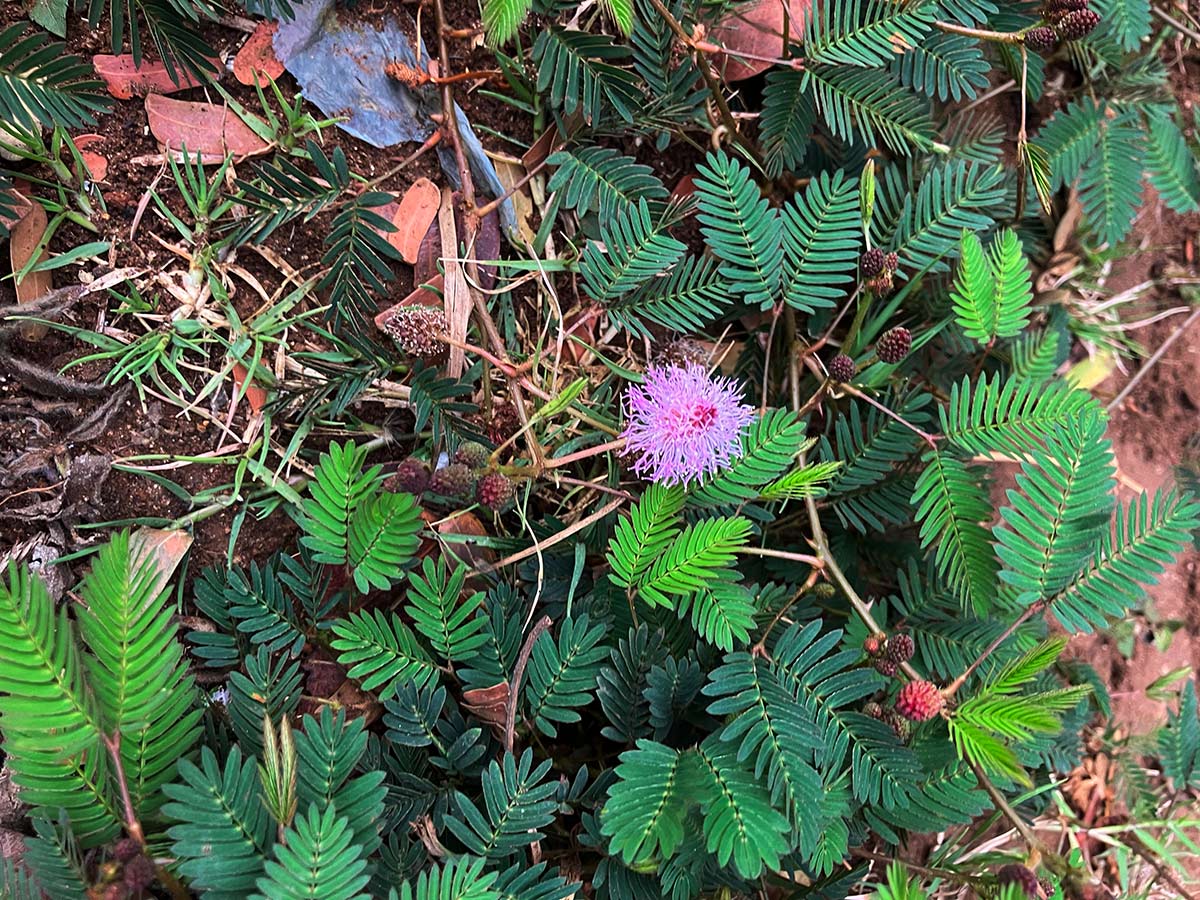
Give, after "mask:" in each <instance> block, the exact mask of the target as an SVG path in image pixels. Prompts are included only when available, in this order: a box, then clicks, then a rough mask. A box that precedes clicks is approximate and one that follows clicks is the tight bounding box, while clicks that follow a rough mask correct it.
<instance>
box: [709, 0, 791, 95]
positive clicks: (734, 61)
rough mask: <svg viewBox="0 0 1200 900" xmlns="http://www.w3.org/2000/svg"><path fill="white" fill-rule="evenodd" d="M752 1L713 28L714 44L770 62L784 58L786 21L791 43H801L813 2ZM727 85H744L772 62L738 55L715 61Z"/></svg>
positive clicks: (730, 55)
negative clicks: (764, 58)
mask: <svg viewBox="0 0 1200 900" xmlns="http://www.w3.org/2000/svg"><path fill="white" fill-rule="evenodd" d="M784 2H785V0H751V2H750V3H744V4H742V5H741V6H738V7H737V8H736V9H735V10H733V11H732V12H730V13H729V14H728V15H726V16H725V18H723V19H722V20H721V21H720V22H718V23H717V25H716V27H714V28H713V30H712V34H711V39H712V41H713V43H715V44H719V45H720V46H722V47H725V48H727V49H728V50H731V51H741V52H743V53H753V54H754V55H755V56H765V57H770V58H772V59H773V58H776V57H781V56H782V55H783V30H784V25H785V19H786V26H787V33H788V42H789V43H792V44H795V43H799V41H800V40H801V38H802V36H803V35H804V27H805V23H806V22H807V20H808V13H809V10H810V9H811V8H812V0H786V2H787V7H786V15H785V7H784ZM714 62H716V64H717V68H718V69H719V70H720V71H721V72H722V74H723V75H724V78H725V80H726V81H741V80H743V79H745V78H750V77H752V76H754V75H758V74H759V73H760V72H765V71H767V69H769V68H771V66H772V65H773V64H772V63H771V62H769V61H765V60H759V59H745V58H744V57H739V56H737V55H735V54H734V53H728V54H722V55H721V56H720V57H717V58H715V59H714Z"/></svg>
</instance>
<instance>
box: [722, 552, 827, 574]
mask: <svg viewBox="0 0 1200 900" xmlns="http://www.w3.org/2000/svg"><path fill="white" fill-rule="evenodd" d="M737 552H738V553H746V554H749V555H750V556H770V557H774V558H775V559H787V560H791V561H792V562H797V563H803V564H804V565H806V566H812V567H813V568H814V569H822V568H824V567H825V560H823V559H821V558H820V557H818V556H809V555H808V554H805V553H790V552H788V551H787V550H768V549H767V548H766V547H738V549H737Z"/></svg>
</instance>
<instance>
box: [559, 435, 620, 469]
mask: <svg viewBox="0 0 1200 900" xmlns="http://www.w3.org/2000/svg"><path fill="white" fill-rule="evenodd" d="M625 443H626V441H625V438H617V439H616V440H615V441H608V442H607V443H604V444H597V445H596V446H595V447H588V448H587V449H586V450H577V451H575V452H574V453H568V454H567V455H566V456H556V457H554V458H553V459H548V460H546V465H545V468H547V469H557V468H560V467H561V466H569V465H570V464H571V463H575V462H579V461H580V460H581V459H589V458H590V457H593V456H599V455H600V454H601V453H611V452H613V451H620V450H624V449H625Z"/></svg>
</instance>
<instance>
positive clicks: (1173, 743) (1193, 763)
mask: <svg viewBox="0 0 1200 900" xmlns="http://www.w3.org/2000/svg"><path fill="white" fill-rule="evenodd" d="M1158 755H1159V756H1160V757H1161V758H1162V761H1163V773H1164V774H1165V775H1166V776H1167V777H1168V778H1170V779H1171V781H1172V782H1173V784H1174V786H1175V790H1177V791H1182V790H1186V789H1187V788H1189V787H1193V788H1194V787H1200V710H1198V709H1197V704H1196V681H1195V679H1189V680H1188V681H1186V682H1185V683H1184V685H1183V690H1181V691H1180V692H1179V708H1178V709H1176V710H1172V711H1170V712H1168V713H1167V725H1166V727H1165V728H1163V729H1162V731H1160V732H1159V736H1158Z"/></svg>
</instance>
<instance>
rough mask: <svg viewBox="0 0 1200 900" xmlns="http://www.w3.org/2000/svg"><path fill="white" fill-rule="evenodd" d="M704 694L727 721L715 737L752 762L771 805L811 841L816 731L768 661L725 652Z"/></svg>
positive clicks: (817, 784) (816, 790)
mask: <svg viewBox="0 0 1200 900" xmlns="http://www.w3.org/2000/svg"><path fill="white" fill-rule="evenodd" d="M704 693H705V695H707V696H709V697H714V698H716V699H714V700H713V701H712V702H711V703H710V704H709V706H708V711H709V712H710V713H712V714H713V715H714V716H717V717H718V718H720V719H721V720H722V721H724V722H726V723H727V724H726V725H725V727H724V728H723V729H722V730H721V731H719V732H718V734H719V735H720V739H721V740H722V741H723V742H725V743H728V744H731V745H733V746H736V747H737V755H738V758H739V759H752V760H753V761H754V774H755V777H756V778H762V777H764V776H765V778H766V783H767V786H768V787H769V788H770V790H771V801H772V803H773V804H774V805H775V806H776V807H777V808H780V809H783V810H784V811H785V812H786V813H787V815H788V818H789V820H790V821H791V822H792V824H793V826H794V827H796V828H797V829H798V831H799V832H800V833H801V835H802V843H805V844H808V845H811V844H812V843H813V842H814V841H815V840H816V829H815V827H813V826H815V824H816V823H815V819H814V818H813V816H812V814H811V812H812V807H813V806H814V805H815V804H816V803H818V802H819V800H820V796H821V791H822V785H821V779H820V777H819V776H818V775H817V772H816V770H815V769H814V768H813V767H812V765H811V760H812V757H813V753H814V752H815V751H816V750H817V748H819V747H820V746H821V738H822V735H821V733H820V731H819V730H818V729H817V726H816V722H814V721H813V719H812V718H811V715H810V713H809V711H808V709H807V708H806V707H805V706H804V705H802V704H800V703H797V702H796V699H795V697H793V696H792V694H791V692H790V691H789V690H788V689H787V688H785V687H784V685H783V683H782V682H781V681H780V680H779V675H778V673H777V672H776V671H775V667H774V665H773V664H772V663H770V662H768V661H767V660H765V659H763V658H762V657H758V656H754V655H752V654H750V653H748V652H739V653H730V654H728V655H727V656H726V657H725V660H724V664H723V665H721V666H720V667H719V668H717V669H714V670H713V671H712V672H711V673H710V674H709V683H708V684H707V685H705V686H704Z"/></svg>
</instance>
